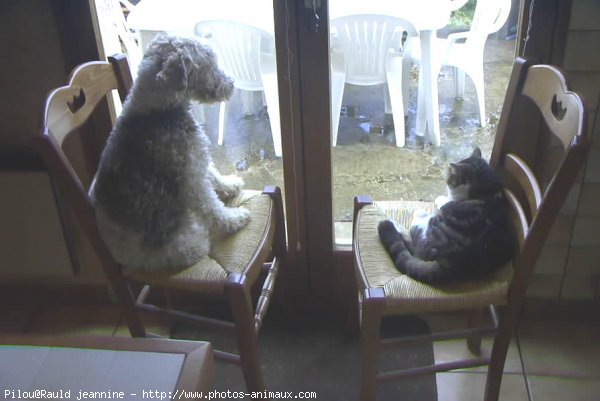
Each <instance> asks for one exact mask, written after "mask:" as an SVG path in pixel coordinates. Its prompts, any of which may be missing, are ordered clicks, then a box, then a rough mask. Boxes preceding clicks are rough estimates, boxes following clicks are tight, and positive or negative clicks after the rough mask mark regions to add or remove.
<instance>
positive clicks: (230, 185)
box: [216, 175, 244, 201]
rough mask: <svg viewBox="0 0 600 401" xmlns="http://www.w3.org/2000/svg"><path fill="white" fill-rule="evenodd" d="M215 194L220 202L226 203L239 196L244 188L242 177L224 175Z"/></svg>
mask: <svg viewBox="0 0 600 401" xmlns="http://www.w3.org/2000/svg"><path fill="white" fill-rule="evenodd" d="M220 181H221V182H220V183H219V186H218V188H216V190H217V194H218V195H219V198H221V200H223V201H226V200H229V199H232V198H234V197H236V196H238V195H239V193H240V191H241V190H242V187H243V186H244V180H243V179H242V177H238V176H237V175H226V176H223V177H221V180H220Z"/></svg>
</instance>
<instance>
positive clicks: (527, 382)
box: [514, 324, 534, 401]
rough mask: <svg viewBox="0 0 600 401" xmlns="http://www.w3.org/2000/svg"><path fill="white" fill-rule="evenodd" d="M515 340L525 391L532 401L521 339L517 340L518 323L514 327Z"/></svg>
mask: <svg viewBox="0 0 600 401" xmlns="http://www.w3.org/2000/svg"><path fill="white" fill-rule="evenodd" d="M514 336H515V342H516V343H517V350H518V351H519V361H520V363H521V371H522V372H523V381H524V382H525V390H526V391H527V398H528V400H529V401H534V399H533V396H532V394H531V385H530V383H529V378H528V377H527V370H526V368H525V359H524V358H523V352H522V347H521V341H520V340H519V324H517V327H515V333H514Z"/></svg>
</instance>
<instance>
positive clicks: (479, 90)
mask: <svg viewBox="0 0 600 401" xmlns="http://www.w3.org/2000/svg"><path fill="white" fill-rule="evenodd" d="M481 65H483V62H482V64H481ZM470 77H471V79H472V80H473V84H474V85H475V92H476V95H477V104H478V106H479V123H480V125H481V126H482V127H485V126H486V124H487V123H486V120H485V89H484V85H485V82H484V78H483V67H482V68H481V71H477V72H475V71H473V72H472V73H471V74H470Z"/></svg>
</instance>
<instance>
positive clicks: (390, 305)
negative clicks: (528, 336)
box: [355, 201, 512, 315]
mask: <svg viewBox="0 0 600 401" xmlns="http://www.w3.org/2000/svg"><path fill="white" fill-rule="evenodd" d="M419 209H422V210H424V211H425V212H427V213H431V212H432V211H433V210H434V204H433V202H406V201H404V202H375V203H374V204H373V205H368V206H364V207H363V208H362V209H361V210H360V212H359V213H358V216H357V220H356V224H357V226H356V230H355V235H357V241H356V242H355V244H356V256H355V257H356V258H357V261H359V262H360V265H361V266H362V270H361V272H360V277H359V280H360V281H361V284H362V288H381V289H383V292H384V294H385V300H386V307H385V309H384V313H383V314H384V315H388V314H390V315H391V314H394V315H395V314H410V313H426V312H434V311H435V312H439V311H452V310H464V309H465V308H469V307H472V308H477V307H482V308H483V307H485V306H487V305H489V304H490V303H492V304H495V305H503V304H505V303H506V294H507V290H508V284H509V280H510V278H511V276H512V264H510V265H507V266H506V267H504V268H502V269H500V270H498V271H497V272H495V273H493V274H492V275H490V276H489V277H487V278H485V279H481V280H474V281H470V282H464V283H456V284H445V285H436V286H432V285H429V284H424V283H421V282H419V281H416V280H413V279H412V278H410V277H408V276H407V275H405V274H402V273H400V272H399V271H398V269H396V267H395V266H394V263H393V261H392V259H391V258H390V256H389V254H388V253H387V252H386V250H385V248H384V247H383V244H382V243H381V241H380V239H379V235H378V233H377V225H378V224H379V222H380V221H382V220H385V219H391V220H393V221H395V222H396V223H398V224H400V225H401V226H404V227H405V228H406V229H408V228H409V227H410V226H411V222H412V216H413V212H414V211H415V210H419Z"/></svg>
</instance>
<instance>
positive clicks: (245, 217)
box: [223, 207, 250, 234]
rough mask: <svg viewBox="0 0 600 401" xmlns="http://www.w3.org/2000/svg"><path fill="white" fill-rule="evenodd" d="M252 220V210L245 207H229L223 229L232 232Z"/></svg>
mask: <svg viewBox="0 0 600 401" xmlns="http://www.w3.org/2000/svg"><path fill="white" fill-rule="evenodd" d="M249 221H250V211H249V210H248V209H246V208H243V207H232V208H228V209H227V215H226V220H225V222H224V223H225V224H224V225H223V229H224V231H225V232H226V233H228V234H231V233H234V232H236V231H238V230H239V229H240V228H242V227H244V226H245V225H246V224H248V222H249Z"/></svg>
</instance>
